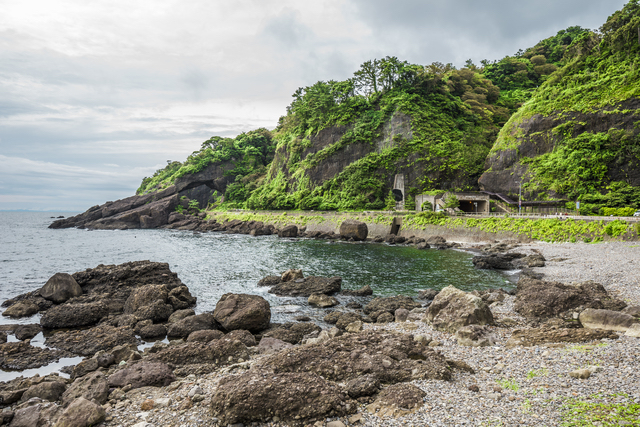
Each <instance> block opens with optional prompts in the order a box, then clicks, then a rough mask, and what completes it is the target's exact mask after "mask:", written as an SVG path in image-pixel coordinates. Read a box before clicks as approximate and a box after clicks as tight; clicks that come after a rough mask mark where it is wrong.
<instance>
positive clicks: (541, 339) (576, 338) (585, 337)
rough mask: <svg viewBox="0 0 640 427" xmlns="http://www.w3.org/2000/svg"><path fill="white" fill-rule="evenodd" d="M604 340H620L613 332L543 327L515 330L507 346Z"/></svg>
mask: <svg viewBox="0 0 640 427" xmlns="http://www.w3.org/2000/svg"><path fill="white" fill-rule="evenodd" d="M604 338H612V339H615V338H618V335H617V334H616V333H615V332H613V331H605V330H602V329H586V328H562V327H560V328H558V327H553V326H549V325H543V326H542V327H540V328H532V329H515V330H514V331H513V333H512V334H511V337H510V338H509V340H507V343H506V346H507V347H514V346H517V345H521V346H523V347H531V346H534V345H539V344H545V343H561V342H570V343H577V342H585V341H595V340H600V339H604Z"/></svg>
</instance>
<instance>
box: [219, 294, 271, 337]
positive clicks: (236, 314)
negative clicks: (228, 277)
mask: <svg viewBox="0 0 640 427" xmlns="http://www.w3.org/2000/svg"><path fill="white" fill-rule="evenodd" d="M213 317H214V319H215V320H216V321H217V322H218V323H219V324H220V325H221V326H222V328H223V329H224V330H226V331H233V330H236V329H245V330H248V331H250V332H253V333H257V332H260V331H262V330H264V329H267V328H268V327H269V322H270V321H271V307H270V306H269V302H267V300H265V299H264V298H262V297H261V296H259V295H248V294H232V293H229V294H224V295H223V296H222V298H220V300H219V301H218V304H216V308H215V310H214V311H213Z"/></svg>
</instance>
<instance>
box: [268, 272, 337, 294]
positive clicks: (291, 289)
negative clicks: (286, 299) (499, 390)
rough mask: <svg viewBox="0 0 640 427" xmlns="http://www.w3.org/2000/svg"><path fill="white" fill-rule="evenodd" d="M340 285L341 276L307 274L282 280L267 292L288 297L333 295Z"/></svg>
mask: <svg viewBox="0 0 640 427" xmlns="http://www.w3.org/2000/svg"><path fill="white" fill-rule="evenodd" d="M341 286H342V278H341V277H338V276H336V277H320V276H308V277H305V278H303V279H296V280H293V281H284V280H283V281H282V283H279V284H277V285H276V286H274V287H273V288H271V289H269V293H272V294H275V295H277V296H290V297H309V296H311V294H325V295H333V294H335V293H336V292H339V291H340V288H341Z"/></svg>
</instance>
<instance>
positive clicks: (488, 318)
mask: <svg viewBox="0 0 640 427" xmlns="http://www.w3.org/2000/svg"><path fill="white" fill-rule="evenodd" d="M424 320H426V321H427V322H428V323H430V324H431V325H432V326H433V327H434V328H436V329H438V330H440V331H445V332H451V333H454V332H456V331H457V330H458V329H460V328H462V327H463V326H467V325H491V324H493V314H492V313H491V310H490V309H489V306H487V304H485V302H484V301H482V298H480V297H477V296H475V295H472V294H470V293H467V292H464V291H461V290H460V289H457V288H455V287H453V286H447V287H446V288H444V289H443V290H441V291H440V293H438V295H436V297H435V298H434V299H433V302H432V303H431V305H430V306H429V309H428V310H427V313H426V315H425V317H424Z"/></svg>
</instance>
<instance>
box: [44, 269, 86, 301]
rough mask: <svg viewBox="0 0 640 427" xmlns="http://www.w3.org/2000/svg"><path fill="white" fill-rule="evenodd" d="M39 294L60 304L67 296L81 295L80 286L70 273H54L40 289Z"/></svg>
mask: <svg viewBox="0 0 640 427" xmlns="http://www.w3.org/2000/svg"><path fill="white" fill-rule="evenodd" d="M40 295H42V297H43V298H45V299H48V300H50V301H53V302H54V303H56V304H60V303H63V302H65V301H67V300H68V299H69V298H73V297H77V296H80V295H82V288H81V287H80V285H79V284H78V282H76V279H74V278H73V276H71V275H70V274H67V273H56V274H54V275H53V276H52V277H51V278H50V279H49V280H48V281H47V283H46V284H45V285H44V286H43V287H42V288H41V289H40Z"/></svg>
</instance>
